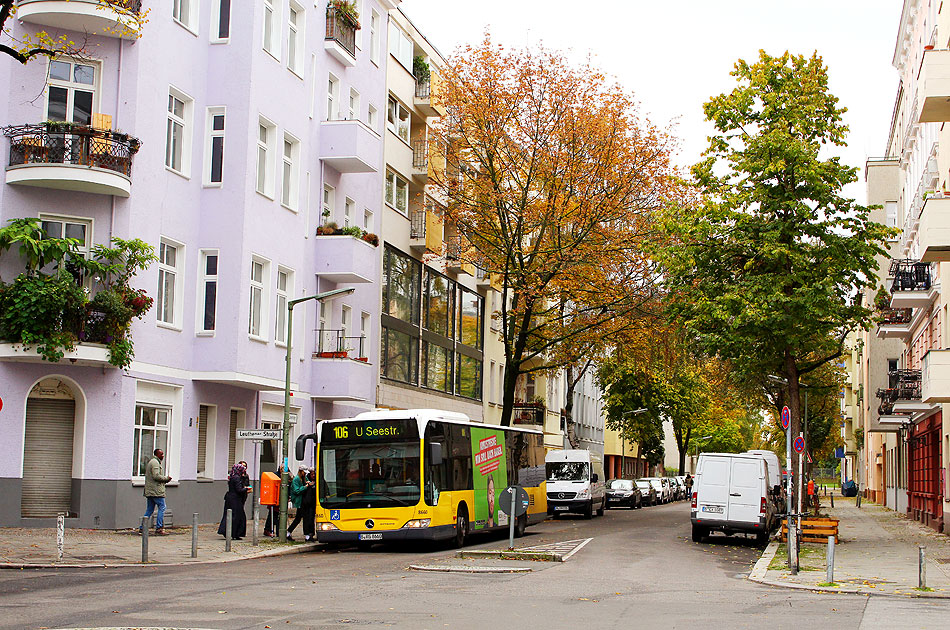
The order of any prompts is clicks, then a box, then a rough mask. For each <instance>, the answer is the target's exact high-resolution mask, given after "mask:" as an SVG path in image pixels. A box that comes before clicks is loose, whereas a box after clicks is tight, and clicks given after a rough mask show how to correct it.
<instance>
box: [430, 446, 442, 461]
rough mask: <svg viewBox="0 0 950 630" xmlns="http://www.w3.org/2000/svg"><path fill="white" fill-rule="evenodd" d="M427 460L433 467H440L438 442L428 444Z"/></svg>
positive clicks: (440, 459) (440, 455)
mask: <svg viewBox="0 0 950 630" xmlns="http://www.w3.org/2000/svg"><path fill="white" fill-rule="evenodd" d="M429 460H430V461H431V462H432V465H433V466H441V465H442V444H441V443H440V442H432V443H430V444H429Z"/></svg>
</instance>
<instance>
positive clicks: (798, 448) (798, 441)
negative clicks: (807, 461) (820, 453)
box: [793, 433, 805, 454]
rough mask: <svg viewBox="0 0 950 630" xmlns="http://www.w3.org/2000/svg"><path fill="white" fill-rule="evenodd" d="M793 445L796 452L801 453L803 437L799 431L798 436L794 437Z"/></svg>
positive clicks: (803, 447)
mask: <svg viewBox="0 0 950 630" xmlns="http://www.w3.org/2000/svg"><path fill="white" fill-rule="evenodd" d="M793 446H794V448H795V452H796V453H799V454H801V452H802V451H804V450H805V438H804V437H803V436H802V434H801V433H799V434H798V437H797V438H795V442H794V444H793Z"/></svg>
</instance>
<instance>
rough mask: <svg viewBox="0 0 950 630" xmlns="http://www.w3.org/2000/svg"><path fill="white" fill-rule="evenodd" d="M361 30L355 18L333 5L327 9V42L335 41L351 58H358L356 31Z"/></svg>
mask: <svg viewBox="0 0 950 630" xmlns="http://www.w3.org/2000/svg"><path fill="white" fill-rule="evenodd" d="M358 28H359V24H357V23H356V22H355V21H354V20H353V18H351V17H350V16H349V15H347V14H346V13H344V12H342V11H338V10H337V9H335V8H334V7H333V6H332V5H330V6H328V7H327V36H326V39H327V40H331V41H335V42H336V43H338V44H339V45H340V46H342V47H343V49H344V50H346V52H348V53H350V56H351V57H353V58H354V59H355V58H356V30H357V29H358Z"/></svg>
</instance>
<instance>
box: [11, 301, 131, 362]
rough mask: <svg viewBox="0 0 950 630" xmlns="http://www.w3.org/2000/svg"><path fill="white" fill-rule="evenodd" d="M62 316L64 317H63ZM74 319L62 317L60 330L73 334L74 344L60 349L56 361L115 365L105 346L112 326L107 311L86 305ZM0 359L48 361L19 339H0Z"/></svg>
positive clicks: (108, 340) (34, 347)
mask: <svg viewBox="0 0 950 630" xmlns="http://www.w3.org/2000/svg"><path fill="white" fill-rule="evenodd" d="M63 319H64V320H66V319H68V318H65V317H63ZM77 319H80V321H75V320H74V321H71V322H66V321H63V332H67V333H69V334H70V335H71V336H74V337H75V339H76V345H75V347H74V348H73V349H72V350H69V351H67V352H65V353H64V355H63V358H62V359H60V360H59V363H60V364H63V363H65V364H67V365H78V366H83V367H101V368H113V367H115V366H114V365H112V364H111V363H109V348H108V346H107V345H106V344H108V343H109V342H111V341H112V338H111V337H110V336H109V332H108V331H109V330H111V328H112V327H113V326H112V322H110V321H109V315H108V314H107V313H104V312H102V311H100V310H98V309H96V308H93V307H91V306H87V307H86V311H85V315H84V317H82V318H77ZM0 361H14V362H21V363H48V361H46V360H45V359H44V358H43V357H42V356H41V355H40V353H39V352H37V349H36V346H35V345H33V346H30V347H29V349H27V348H25V347H24V346H23V344H21V343H9V342H3V341H2V340H0Z"/></svg>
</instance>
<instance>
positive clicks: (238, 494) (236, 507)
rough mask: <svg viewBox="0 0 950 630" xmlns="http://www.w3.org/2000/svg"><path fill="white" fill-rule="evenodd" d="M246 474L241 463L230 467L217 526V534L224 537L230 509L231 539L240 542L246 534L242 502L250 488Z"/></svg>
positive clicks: (245, 519) (245, 520)
mask: <svg viewBox="0 0 950 630" xmlns="http://www.w3.org/2000/svg"><path fill="white" fill-rule="evenodd" d="M246 472H247V468H245V467H244V466H243V465H242V464H241V463H237V464H235V465H234V466H232V467H231V474H230V475H229V476H228V492H227V494H225V495H224V514H223V515H222V516H221V524H220V525H218V533H219V534H220V535H222V536H224V535H225V532H226V529H225V528H226V527H227V522H228V508H231V538H233V539H234V540H241V539H242V538H244V535H245V534H246V533H247V516H246V515H245V514H244V502H245V501H247V493H248V492H249V491H250V488H249V487H248V486H247V482H246V479H247V477H246V476H245V473H246Z"/></svg>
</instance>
